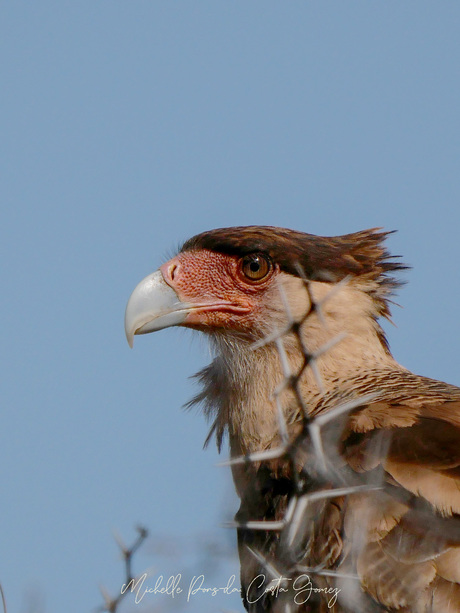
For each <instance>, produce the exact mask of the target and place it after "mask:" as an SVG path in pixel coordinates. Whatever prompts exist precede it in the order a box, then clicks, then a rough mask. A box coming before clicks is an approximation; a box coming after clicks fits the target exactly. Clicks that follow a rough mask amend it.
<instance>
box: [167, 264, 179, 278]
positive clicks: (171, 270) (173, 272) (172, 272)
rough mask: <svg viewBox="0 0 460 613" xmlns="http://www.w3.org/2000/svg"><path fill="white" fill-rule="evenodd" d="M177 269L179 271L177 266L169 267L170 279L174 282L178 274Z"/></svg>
mask: <svg viewBox="0 0 460 613" xmlns="http://www.w3.org/2000/svg"><path fill="white" fill-rule="evenodd" d="M176 269H177V264H171V266H170V267H169V270H168V273H169V278H170V279H171V281H174V275H175V273H176Z"/></svg>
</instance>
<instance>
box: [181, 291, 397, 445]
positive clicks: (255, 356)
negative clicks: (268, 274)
mask: <svg viewBox="0 0 460 613" xmlns="http://www.w3.org/2000/svg"><path fill="white" fill-rule="evenodd" d="M312 285H313V286H314V287H313V291H314V292H315V294H314V295H315V298H316V297H318V299H320V298H321V296H322V295H324V292H325V291H326V288H324V287H322V286H325V285H326V286H327V291H330V285H328V284H324V283H314V284H312ZM338 298H339V296H337V299H334V298H332V299H331V300H330V301H326V302H325V303H324V306H323V308H322V309H321V311H322V312H321V313H319V311H316V312H315V311H314V312H312V314H311V315H310V316H309V317H308V318H307V319H306V321H305V323H304V324H303V325H302V326H301V328H300V335H301V341H302V343H300V342H299V337H298V336H296V335H295V334H294V333H292V332H291V333H287V334H284V335H283V337H282V343H283V347H284V352H285V356H286V363H287V364H289V369H290V372H291V373H292V374H294V375H295V374H298V373H299V372H300V371H301V369H302V365H303V364H304V360H305V354H304V352H305V349H306V351H307V352H308V354H310V355H317V357H316V358H315V359H314V364H315V366H316V368H311V363H310V366H309V367H307V368H306V369H304V370H303V372H302V374H301V376H300V378H299V386H300V391H301V394H302V398H303V400H304V402H305V405H306V407H307V410H308V411H311V412H313V411H314V410H315V408H316V407H317V406H318V405H319V404H320V403H321V400H322V399H323V398H324V397H325V396H329V395H332V396H333V397H336V396H337V393H336V392H337V391H338V390H340V392H344V393H350V394H353V392H354V390H353V386H354V385H355V384H354V381H356V380H357V379H359V380H360V381H362V380H363V379H367V378H372V377H373V376H375V373H376V372H384V371H386V372H388V370H404V369H403V368H402V367H401V366H400V365H399V364H398V363H397V362H396V361H395V360H394V358H393V356H392V355H391V353H390V351H389V349H388V346H387V343H386V340H385V337H384V335H383V331H382V329H381V328H380V326H379V324H378V322H377V318H376V317H374V316H373V313H372V303H371V301H370V299H369V296H367V295H366V294H364V293H363V292H360V291H357V290H356V289H354V288H346V289H344V290H343V291H341V292H340V299H338ZM303 305H305V301H304V302H303ZM303 308H304V309H305V306H303ZM293 310H295V305H294V309H293ZM278 312H281V310H280V309H279V308H278ZM294 316H295V318H296V319H297V320H298V316H299V313H294ZM284 323H286V322H284ZM275 327H276V328H277V329H282V322H281V321H278V322H276V326H275ZM211 340H212V344H213V346H214V351H215V354H216V357H215V359H214V361H213V362H212V364H210V365H209V366H208V367H207V368H205V369H204V370H203V371H202V372H201V373H199V375H198V376H199V378H200V379H201V382H202V384H203V389H202V392H201V393H200V394H199V395H198V396H197V397H196V398H195V399H194V401H192V402H201V403H203V404H204V407H205V412H206V413H207V415H208V416H211V417H212V418H213V419H214V425H213V428H212V430H211V433H213V432H214V433H216V435H217V442H218V446H219V448H220V445H221V442H222V438H223V435H224V433H225V432H228V434H229V439H230V446H231V453H232V455H239V454H241V453H243V454H245V453H250V452H253V451H258V450H261V449H266V448H269V447H271V446H273V445H275V444H277V440H278V432H279V425H278V423H279V422H278V419H279V418H278V413H277V408H276V402H275V398H274V391H275V390H276V388H277V387H278V386H280V384H281V383H282V382H283V379H284V378H285V376H284V373H283V367H282V362H281V359H280V354H279V349H278V348H277V347H276V345H275V343H273V342H272V343H269V344H267V345H264V346H261V347H259V348H258V349H255V350H254V348H253V346H252V341H250V340H248V339H244V338H240V337H238V335H232V334H229V333H228V332H226V333H225V334H224V333H222V334H213V335H212V336H211ZM334 342H335V344H333V343H334ZM331 344H332V345H331ZM302 345H303V346H302ZM324 347H328V348H327V350H325V351H324V352H323V353H321V351H322V349H323V348H324ZM318 354H319V355H318ZM279 401H280V404H281V406H282V409H283V413H284V415H285V417H286V420H287V421H288V422H289V423H291V422H295V421H296V417H298V414H299V411H300V407H299V406H298V402H297V401H296V399H295V396H294V394H293V392H292V389H289V387H288V388H287V389H286V390H284V391H283V393H282V394H280V396H279Z"/></svg>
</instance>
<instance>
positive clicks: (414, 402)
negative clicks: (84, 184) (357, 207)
mask: <svg viewBox="0 0 460 613" xmlns="http://www.w3.org/2000/svg"><path fill="white" fill-rule="evenodd" d="M385 237H386V233H384V232H379V231H377V230H366V231H363V232H357V233H355V234H350V235H345V236H341V237H329V238H326V237H316V236H313V235H309V234H304V233H301V232H295V231H292V230H285V229H280V228H271V227H256V226H249V227H240V228H224V229H220V230H213V231H210V232H205V233H203V234H201V235H197V236H196V237H193V238H192V239H190V240H189V241H187V242H186V243H185V244H184V245H183V247H182V249H181V250H180V252H179V253H178V255H177V256H176V257H175V258H173V259H172V260H170V261H169V262H167V263H166V264H164V265H163V266H162V267H161V268H160V269H159V271H157V272H156V273H154V274H153V275H150V276H149V277H147V278H146V279H145V280H143V281H142V282H141V283H140V284H139V285H138V286H137V288H136V289H135V290H134V292H133V294H132V297H131V298H130V301H129V303H128V306H127V311H126V319H125V325H126V331H127V336H128V340H129V341H130V342H131V343H132V338H133V335H134V334H143V333H148V332H151V331H154V330H156V329H160V328H163V327H167V326H169V325H182V326H186V327H189V328H192V329H195V330H199V331H201V332H204V333H205V334H206V335H207V336H208V338H209V340H210V342H211V345H212V347H213V350H214V354H215V357H214V360H213V361H212V363H211V364H210V365H209V366H207V367H206V368H205V369H203V370H202V371H201V372H200V373H198V375H197V376H198V378H199V380H200V382H201V386H202V387H201V391H200V393H199V394H198V395H197V396H196V397H195V398H194V399H193V400H192V401H191V403H190V404H200V405H202V406H203V409H204V412H205V414H206V415H207V417H208V418H210V420H211V422H212V427H211V432H210V436H209V437H208V440H209V438H211V437H212V436H213V435H215V436H216V439H217V444H218V446H219V448H220V447H221V445H222V442H223V439H224V437H225V436H228V441H229V447H230V456H231V458H232V459H231V462H230V463H231V466H232V471H233V478H234V482H235V487H236V490H237V493H238V495H239V497H240V500H241V506H240V509H239V511H238V513H237V515H236V519H235V525H236V526H237V528H238V542H239V552H240V562H241V583H242V595H243V602H244V604H245V607H246V608H247V610H248V611H250V612H251V613H259V612H262V611H267V612H268V611H271V612H278V611H280V612H281V611H291V612H292V613H294V612H299V613H300V612H307V611H328V610H331V611H334V612H335V613H339V612H341V611H349V612H353V613H356V612H361V611H363V612H367V611H369V612H374V611H375V612H377V611H400V612H404V613H406V612H407V613H409V612H411V613H412V612H414V613H444V612H446V613H454V612H459V611H460V389H459V388H457V387H455V386H452V385H449V384H447V383H442V382H440V381H435V380H432V379H428V378H425V377H421V376H418V375H414V374H413V373H411V372H410V371H408V370H407V369H405V368H404V367H403V366H401V365H400V364H398V363H397V361H396V360H395V359H394V357H393V356H392V354H391V352H390V350H389V347H388V343H387V341H386V339H385V335H384V333H383V331H382V328H381V327H380V324H379V318H380V317H387V318H388V317H389V315H390V311H389V301H390V298H391V295H392V293H393V292H394V291H395V289H397V287H398V286H399V285H400V283H399V282H398V281H397V280H396V279H395V278H394V276H393V275H394V273H397V272H399V271H400V270H402V269H404V268H405V267H404V266H403V265H402V264H400V263H399V262H398V261H396V260H394V259H393V258H391V257H390V255H389V254H388V252H387V251H386V249H385V248H384V246H383V241H384V239H385Z"/></svg>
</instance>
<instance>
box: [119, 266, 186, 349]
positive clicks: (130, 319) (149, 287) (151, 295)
mask: <svg viewBox="0 0 460 613" xmlns="http://www.w3.org/2000/svg"><path fill="white" fill-rule="evenodd" d="M191 308H192V305H191V304H188V303H186V302H181V301H180V299H179V297H178V295H177V294H176V292H175V291H174V290H173V289H172V287H170V286H169V285H168V284H167V283H166V281H165V280H164V278H163V275H162V273H161V271H160V270H157V271H156V272H154V273H153V274H151V275H148V276H147V277H145V279H142V281H141V282H140V283H139V284H138V285H137V286H136V288H135V289H134V291H133V293H132V294H131V296H130V298H129V300H128V304H127V305H126V312H125V333H126V338H127V340H128V343H129V346H130V347H132V346H133V341H134V335H135V334H148V333H149V332H155V330H162V329H163V328H168V327H169V326H178V325H180V324H181V323H183V322H184V321H185V319H186V317H187V315H188V314H189V313H190V309H191Z"/></svg>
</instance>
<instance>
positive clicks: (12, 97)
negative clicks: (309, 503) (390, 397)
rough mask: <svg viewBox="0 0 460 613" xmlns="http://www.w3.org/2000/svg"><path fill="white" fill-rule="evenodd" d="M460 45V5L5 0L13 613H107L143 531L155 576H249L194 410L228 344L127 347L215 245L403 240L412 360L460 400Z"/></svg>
mask: <svg viewBox="0 0 460 613" xmlns="http://www.w3.org/2000/svg"><path fill="white" fill-rule="evenodd" d="M459 29H460V5H459V4H458V2H454V1H450V2H449V1H446V2H443V3H432V2H425V1H423V0H418V1H417V2H414V1H407V2H404V3H389V2H364V1H361V2H359V1H356V2H333V1H331V2H312V1H306V0H304V1H302V2H300V1H292V2H289V3H282V2H274V1H271V0H264V1H263V2H262V1H254V2H241V1H235V2H223V1H221V0H213V1H212V2H211V1H199V0H197V1H195V2H183V1H177V2H166V1H165V2H156V1H153V0H136V1H135V2H133V1H131V2H128V1H126V0H122V1H120V0H116V1H113V0H110V1H109V0H97V1H94V0H91V1H88V0H81V1H79V2H73V1H70V0H59V1H58V0H54V1H51V0H40V2H30V1H29V2H27V1H21V0H18V1H16V2H9V3H8V2H3V3H1V5H0V34H1V35H0V48H1V56H2V58H3V62H2V67H1V71H2V72H1V83H2V97H1V106H2V108H1V118H2V129H1V134H2V136H1V140H0V150H1V157H2V173H1V175H2V178H1V182H2V189H1V193H2V201H3V206H2V222H1V224H0V248H1V251H2V261H3V267H2V285H3V299H2V314H3V325H2V327H1V332H0V334H1V372H2V399H3V402H2V417H1V420H2V428H1V434H0V437H1V446H0V448H1V454H2V461H1V462H0V484H1V500H2V529H1V530H0V551H1V552H2V555H1V556H0V581H1V583H2V585H3V588H4V590H5V592H6V596H7V601H8V604H9V610H10V611H11V612H18V613H31V612H32V610H33V611H34V613H41V612H43V613H44V612H45V611H46V613H61V612H62V611H66V613H81V612H82V611H93V610H94V608H96V607H97V606H98V605H99V604H101V602H102V600H101V598H100V595H99V592H98V586H99V585H100V584H103V585H105V587H106V588H107V589H108V590H109V591H110V592H111V593H113V594H116V592H117V590H119V587H120V584H121V583H122V566H121V561H120V560H119V557H118V552H117V548H116V545H115V543H114V540H113V531H116V532H118V533H119V534H120V535H121V536H122V537H123V538H124V539H125V540H126V542H129V541H131V540H133V539H134V537H135V532H134V526H135V524H136V523H142V524H144V525H146V526H147V527H148V528H149V529H150V530H151V532H152V534H153V536H152V537H151V538H150V539H149V541H148V542H147V543H146V545H145V547H144V548H143V549H142V550H141V551H140V552H139V554H138V556H137V558H136V566H135V570H136V571H140V570H143V569H144V568H146V567H151V568H152V573H153V576H155V577H157V576H158V575H159V574H164V575H165V576H166V575H167V576H169V574H172V573H174V574H177V573H179V572H182V573H184V577H185V576H186V575H187V577H188V576H189V575H190V576H191V575H193V574H200V573H202V572H203V573H205V572H206V577H207V582H208V583H209V584H214V585H215V584H217V585H225V583H226V582H227V579H228V577H229V576H230V575H231V573H232V572H238V565H237V562H236V559H235V558H234V557H232V556H231V555H230V554H228V555H227V553H225V552H226V551H227V549H230V551H231V550H232V549H233V548H234V536H233V535H232V533H231V532H228V531H226V530H225V529H223V528H222V527H221V524H222V522H223V521H225V520H227V519H229V518H231V517H232V515H233V514H234V512H235V511H236V509H237V502H236V499H235V497H234V495H233V494H232V486H231V482H230V478H229V475H228V471H227V470H226V469H224V468H218V467H216V462H217V461H218V456H217V453H216V451H215V450H214V448H213V446H211V448H209V449H208V450H206V451H202V443H203V441H204V439H205V436H206V433H207V425H206V424H205V422H204V419H203V418H202V417H201V416H200V415H199V414H196V412H191V413H186V412H184V411H183V410H182V409H181V407H182V405H183V404H184V403H185V402H186V401H187V400H188V399H189V398H190V397H191V396H192V395H193V394H194V392H196V386H195V384H194V382H193V380H190V379H189V378H188V377H189V376H190V375H191V374H193V373H194V372H195V371H196V370H198V368H199V367H201V366H203V365H204V364H206V362H207V361H208V359H209V355H208V351H207V348H206V346H205V344H204V343H201V342H200V341H198V342H197V341H193V340H192V335H191V334H190V333H188V332H187V331H183V330H175V329H173V330H165V331H162V332H160V333H157V334H155V335H153V336H147V337H143V338H140V339H138V340H137V341H136V343H135V347H134V350H133V351H131V350H129V348H128V345H127V343H126V340H125V338H124V332H123V315H124V308H125V304H126V301H127V299H128V297H129V295H130V293H131V291H132V289H133V288H134V286H135V285H136V284H137V282H138V281H139V280H140V279H141V278H142V277H144V276H145V275H146V274H148V273H149V272H151V271H153V270H154V269H156V268H157V267H158V265H160V264H161V263H162V262H163V261H165V259H166V258H167V257H169V256H170V255H172V254H173V253H174V251H175V249H176V248H177V246H178V245H179V244H180V243H181V242H182V241H183V240H185V239H186V238H188V237H190V236H191V235H193V234H195V233H197V232H200V231H203V230H206V229H210V228H214V227H220V226H229V225H247V224H269V225H279V226H285V227H291V228H295V229H298V230H303V231H306V232H310V233H315V234H324V235H335V234H344V233H348V232H352V231H355V230H360V229H363V228H367V227H373V226H383V227H385V228H386V229H396V230H398V233H397V234H394V235H392V236H391V238H390V240H389V245H390V248H391V250H392V251H393V252H395V253H398V254H402V255H403V256H404V261H406V262H407V263H409V264H410V265H411V266H413V270H411V271H410V272H408V273H406V274H405V275H404V276H405V279H406V280H407V281H408V285H407V286H406V287H405V288H403V289H402V290H401V292H400V296H399V303H400V304H402V305H403V306H404V308H403V309H399V308H395V310H394V321H395V323H396V325H397V328H394V327H391V326H387V330H388V334H389V338H390V342H391V346H392V348H393V350H394V353H395V355H396V357H397V358H398V359H399V360H400V361H401V362H402V363H403V364H404V365H405V366H407V367H409V368H411V369H412V370H414V371H415V372H418V373H421V374H425V375H429V376H432V377H435V378H440V379H443V380H445V381H448V382H451V383H456V384H460V376H459V372H458V350H457V344H458V339H459V332H460V329H459V328H460V326H459V319H458V306H457V305H458V302H459V298H460V291H459V275H458V261H459V241H458V233H459V226H460V207H459V203H460V173H459V161H460V115H459V108H460V85H459V77H460V68H459V62H458V57H459V52H460V42H459V37H458V32H459ZM210 550H212V551H214V553H213V554H210V555H208V552H209V551H210ZM220 550H224V553H223V554H222V552H220V553H219V551H220ZM206 556H207V557H206ZM208 579H209V581H208ZM219 598H220V600H219ZM31 603H33V605H34V607H32V606H31ZM144 605H146V606H144ZM224 608H226V609H232V610H235V611H241V610H242V608H241V606H240V605H239V602H238V599H237V598H235V597H230V596H219V597H216V598H214V599H212V598H211V597H210V596H206V597H205V596H203V595H202V596H201V597H200V600H198V599H196V600H194V601H191V602H189V603H185V604H184V606H183V607H182V609H180V610H184V611H187V613H208V612H211V611H216V610H221V609H224ZM128 609H129V610H130V611H132V610H134V611H138V612H139V613H141V611H145V610H147V609H148V610H149V611H153V610H155V611H169V610H179V609H178V603H177V601H175V602H173V601H172V599H171V598H169V599H168V598H166V599H163V600H162V599H161V598H160V597H159V596H158V595H155V596H151V598H150V599H149V600H147V598H146V599H145V600H144V601H143V603H142V605H132V604H131V605H130V607H125V610H128Z"/></svg>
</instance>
